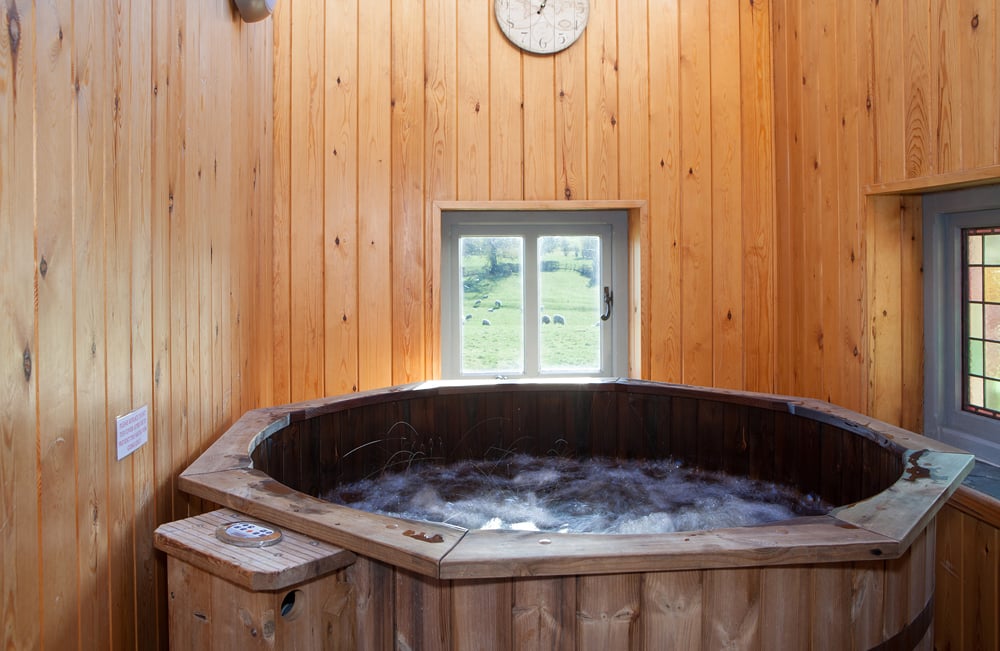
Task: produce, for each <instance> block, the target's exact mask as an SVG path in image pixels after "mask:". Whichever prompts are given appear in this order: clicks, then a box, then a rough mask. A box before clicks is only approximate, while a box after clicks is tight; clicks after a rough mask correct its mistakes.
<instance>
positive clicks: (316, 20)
mask: <svg viewBox="0 0 1000 651" xmlns="http://www.w3.org/2000/svg"><path fill="white" fill-rule="evenodd" d="M291 11H292V15H291V22H292V26H291V69H292V72H291V93H292V95H291V97H292V105H291V129H290V138H291V148H292V157H291V168H290V169H291V185H290V188H291V189H290V195H291V196H290V199H291V202H290V204H291V207H290V212H289V229H290V231H291V240H290V243H289V247H290V263H289V280H290V285H291V290H290V298H289V304H288V306H289V310H290V316H291V319H290V329H289V341H290V353H291V367H290V370H291V399H292V400H308V399H311V398H318V397H320V396H322V395H324V393H325V391H324V386H323V382H324V379H325V373H324V372H323V368H322V364H323V362H324V360H325V359H326V353H325V348H324V344H325V340H324V334H325V331H326V327H325V324H324V318H325V317H324V303H323V298H324V291H323V285H324V276H323V271H324V269H323V266H322V265H321V264H319V261H321V260H323V259H324V256H323V243H324V220H323V216H324V211H323V188H324V185H325V179H324V174H323V164H324V159H325V156H324V129H323V118H324V113H325V108H324V106H325V93H324V90H323V83H322V82H323V79H324V76H323V75H324V73H323V70H324V65H325V64H324V56H323V55H324V52H325V50H324V41H325V39H324V31H323V30H324V18H325V15H326V14H325V5H323V4H321V3H315V2H301V1H299V2H292V3H291ZM331 280H332V279H331Z"/></svg>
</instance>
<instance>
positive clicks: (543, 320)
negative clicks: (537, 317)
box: [542, 314, 552, 323]
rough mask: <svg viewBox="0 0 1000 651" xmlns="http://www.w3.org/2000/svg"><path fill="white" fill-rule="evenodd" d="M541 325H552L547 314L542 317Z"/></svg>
mask: <svg viewBox="0 0 1000 651" xmlns="http://www.w3.org/2000/svg"><path fill="white" fill-rule="evenodd" d="M542 323H552V319H550V318H549V315H548V314H543V315H542Z"/></svg>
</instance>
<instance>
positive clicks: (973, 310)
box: [962, 227, 1000, 418]
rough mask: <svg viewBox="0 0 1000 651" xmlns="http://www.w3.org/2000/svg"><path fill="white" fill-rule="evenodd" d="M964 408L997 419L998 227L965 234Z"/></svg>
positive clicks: (999, 338) (999, 378)
mask: <svg viewBox="0 0 1000 651" xmlns="http://www.w3.org/2000/svg"><path fill="white" fill-rule="evenodd" d="M963 241H964V246H963V266H964V269H965V273H964V274H963V276H964V278H965V283H964V286H963V300H964V309H963V310H962V312H963V315H964V317H965V323H964V328H963V330H964V332H965V345H964V346H963V349H964V369H965V381H964V382H963V384H964V387H963V388H964V389H965V391H964V394H965V395H964V399H963V406H964V409H965V410H967V411H973V412H975V413H978V414H982V415H985V416H992V417H994V418H1000V227H997V228H973V229H966V230H965V231H964V238H963Z"/></svg>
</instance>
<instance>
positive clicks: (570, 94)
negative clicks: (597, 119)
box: [555, 33, 590, 199]
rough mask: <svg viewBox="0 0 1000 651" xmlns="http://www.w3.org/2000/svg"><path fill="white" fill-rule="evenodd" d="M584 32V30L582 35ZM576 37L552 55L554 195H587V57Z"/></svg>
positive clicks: (585, 36) (562, 196)
mask: <svg viewBox="0 0 1000 651" xmlns="http://www.w3.org/2000/svg"><path fill="white" fill-rule="evenodd" d="M586 38H587V35H586V33H584V36H583V39H586ZM580 45H581V43H580V42H579V41H578V42H577V43H576V44H575V45H574V47H570V48H569V49H566V50H563V51H562V52H560V53H558V54H557V55H556V57H555V66H556V98H557V99H556V138H557V140H556V167H557V175H556V178H557V182H558V184H559V186H558V191H557V192H556V195H557V197H556V198H563V199H588V198H590V196H589V191H588V187H587V151H586V133H587V119H588V116H587V105H586V99H587V68H586V66H587V60H586V56H585V52H584V48H582V47H579V46H580Z"/></svg>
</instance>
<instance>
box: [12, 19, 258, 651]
mask: <svg viewBox="0 0 1000 651" xmlns="http://www.w3.org/2000/svg"><path fill="white" fill-rule="evenodd" d="M0 27H2V29H0V240H2V243H0V247H2V251H0V267H2V268H0V271H2V274H0V300H2V303H3V311H4V315H5V316H4V319H3V320H2V322H0V342H2V344H0V355H2V356H3V357H4V359H5V360H6V361H5V363H4V364H3V368H4V369H5V370H4V371H2V372H0V407H2V411H0V413H2V416H0V545H2V548H3V550H2V551H0V565H2V570H0V593H2V594H0V602H2V606H0V646H2V647H3V648H18V649H22V648H23V649H34V648H43V647H44V648H78V647H79V648H102V649H108V648H113V649H126V648H156V647H159V648H166V643H167V638H166V630H167V628H166V621H165V618H166V608H165V603H166V601H165V599H166V569H165V566H164V564H163V563H162V559H160V558H158V557H157V556H156V554H155V552H154V550H153V546H152V532H153V529H154V528H155V527H156V526H157V525H158V524H159V523H161V522H164V521H168V520H173V519H176V518H178V517H184V516H186V515H187V514H188V513H189V511H190V510H192V509H196V508H198V505H197V504H194V503H192V502H190V501H189V500H188V499H187V498H186V497H184V496H183V495H180V494H177V493H175V492H174V482H173V479H174V477H175V476H176V474H177V473H178V472H179V471H180V470H182V469H183V468H184V467H186V466H187V465H188V464H189V463H190V462H191V460H192V458H193V456H194V455H195V454H197V453H198V451H200V449H202V447H204V446H205V445H207V443H208V442H210V441H212V440H214V438H215V437H216V436H217V435H218V434H219V433H220V432H221V431H222V430H223V429H224V428H225V427H226V426H227V425H228V424H229V422H231V420H232V418H233V416H234V414H237V413H242V412H243V411H245V410H246V409H248V408H250V407H252V406H254V404H253V403H252V402H250V400H251V399H252V398H253V397H255V396H259V395H260V390H259V388H258V387H257V386H255V385H254V384H255V381H256V376H257V365H258V363H260V362H259V361H258V360H257V359H256V358H252V357H251V351H257V350H266V351H268V354H267V357H270V351H271V350H272V349H273V347H274V344H273V340H272V338H267V339H266V340H264V341H259V342H250V341H248V340H247V339H248V337H249V336H250V335H249V332H250V330H249V329H248V328H247V324H248V323H250V322H251V321H252V319H253V315H254V314H255V312H256V311H257V309H258V308H259V307H264V308H265V310H268V311H269V310H270V305H271V302H272V301H271V300H267V301H266V302H261V294H259V293H258V289H257V281H258V280H266V279H267V277H266V276H263V275H260V276H258V275H257V272H258V271H259V270H260V269H264V270H269V269H270V267H271V261H270V257H271V250H270V248H269V249H268V259H267V260H264V261H263V262H264V264H263V265H262V264H261V261H260V260H258V259H256V258H255V256H254V254H253V251H254V250H255V249H256V241H255V240H256V237H257V233H258V229H259V227H260V224H259V223H258V222H257V221H255V219H254V217H255V216H254V215H251V214H248V213H249V212H250V206H257V207H258V208H257V209H258V211H259V209H260V207H261V206H266V211H267V217H266V220H267V221H269V220H270V212H271V203H270V195H271V192H272V188H273V181H272V179H271V175H270V174H271V173H270V170H271V149H272V146H273V142H272V139H271V126H270V121H271V119H272V118H271V104H272V102H271V95H270V92H271V82H270V76H271V71H272V64H271V61H272V46H273V45H272V40H271V29H270V23H263V24H260V25H254V26H248V25H244V24H243V23H242V22H241V21H240V20H239V18H238V16H237V15H236V13H235V9H234V7H233V5H232V4H231V3H230V2H227V1H225V0H212V1H211V2H202V1H199V2H189V3H174V4H172V5H171V4H170V3H160V4H154V3H151V2H133V1H132V0H116V1H115V2H110V3H85V2H70V1H64V2H50V3H38V4H37V5H36V4H35V3H25V2H15V1H14V0H6V1H5V2H2V3H0ZM251 46H253V47H255V48H256V49H255V51H256V53H257V55H256V56H253V57H251V55H250V52H249V51H250V48H251ZM251 65H256V66H259V69H258V70H252V69H251ZM237 109H239V110H237ZM251 116H253V117H251ZM251 120H253V122H252V123H251ZM251 170H252V173H251ZM257 216H259V214H258V215H257ZM268 273H269V271H268ZM261 357H264V356H261ZM267 393H268V394H269V397H270V394H271V393H272V392H271V391H267ZM140 406H146V407H147V408H148V409H149V426H150V429H149V440H148V443H147V444H146V445H145V446H144V447H142V448H140V449H139V450H138V451H136V452H135V453H133V454H132V455H131V456H128V457H125V458H124V459H122V460H120V461H119V460H118V459H117V454H116V445H115V418H116V417H117V416H119V415H122V414H125V413H127V412H129V411H131V410H133V409H135V408H138V407H140Z"/></svg>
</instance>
